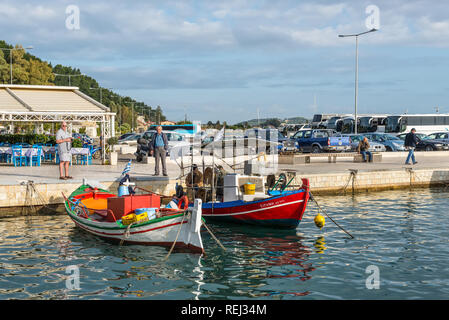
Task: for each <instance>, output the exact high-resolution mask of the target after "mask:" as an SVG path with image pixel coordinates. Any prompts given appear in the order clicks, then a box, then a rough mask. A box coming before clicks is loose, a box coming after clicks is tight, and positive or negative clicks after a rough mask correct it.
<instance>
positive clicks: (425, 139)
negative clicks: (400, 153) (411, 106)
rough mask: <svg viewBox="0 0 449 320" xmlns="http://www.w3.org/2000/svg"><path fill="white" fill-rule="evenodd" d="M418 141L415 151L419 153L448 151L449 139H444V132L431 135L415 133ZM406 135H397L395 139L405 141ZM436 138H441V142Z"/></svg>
mask: <svg viewBox="0 0 449 320" xmlns="http://www.w3.org/2000/svg"><path fill="white" fill-rule="evenodd" d="M415 134H416V136H417V137H418V139H419V142H418V144H417V145H416V150H419V151H423V150H425V151H441V150H449V139H444V137H445V134H446V137H447V133H446V132H440V133H432V134H431V135H426V134H424V133H415ZM406 135H407V133H401V134H398V135H397V137H398V138H399V139H401V140H405V136H406ZM437 137H440V138H442V139H443V140H439V139H435V138H437Z"/></svg>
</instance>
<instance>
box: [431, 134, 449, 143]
mask: <svg viewBox="0 0 449 320" xmlns="http://www.w3.org/2000/svg"><path fill="white" fill-rule="evenodd" d="M427 139H434V140H440V141H443V142H445V143H449V132H447V131H443V132H434V133H431V134H428V135H427Z"/></svg>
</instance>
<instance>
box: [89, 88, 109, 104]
mask: <svg viewBox="0 0 449 320" xmlns="http://www.w3.org/2000/svg"><path fill="white" fill-rule="evenodd" d="M89 89H90V90H100V103H101V104H103V95H102V93H101V92H102V90H103V88H102V87H98V88H89ZM105 89H108V90H112V88H105Z"/></svg>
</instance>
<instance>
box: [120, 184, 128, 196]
mask: <svg viewBox="0 0 449 320" xmlns="http://www.w3.org/2000/svg"><path fill="white" fill-rule="evenodd" d="M118 196H119V197H123V196H129V189H128V187H127V186H119V187H118Z"/></svg>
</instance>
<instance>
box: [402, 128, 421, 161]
mask: <svg viewBox="0 0 449 320" xmlns="http://www.w3.org/2000/svg"><path fill="white" fill-rule="evenodd" d="M415 132H416V129H415V128H413V129H412V130H410V132H409V133H407V135H406V136H405V141H404V147H405V148H406V149H408V156H407V160H405V164H410V158H411V159H412V162H413V164H417V163H418V161H416V160H415V148H416V144H417V143H418V137H417V136H416V134H415Z"/></svg>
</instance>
